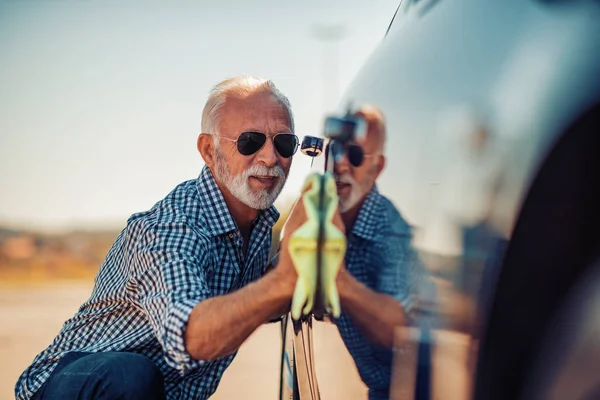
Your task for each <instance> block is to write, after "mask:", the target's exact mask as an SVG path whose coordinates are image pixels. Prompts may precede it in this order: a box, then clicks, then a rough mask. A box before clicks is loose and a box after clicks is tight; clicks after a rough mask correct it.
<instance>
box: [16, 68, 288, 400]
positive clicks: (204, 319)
mask: <svg viewBox="0 0 600 400" xmlns="http://www.w3.org/2000/svg"><path fill="white" fill-rule="evenodd" d="M293 128H294V124H293V118H292V113H291V108H290V104H289V101H288V99H287V98H286V97H285V96H284V95H283V94H282V93H281V92H279V90H278V89H277V88H276V87H275V86H274V85H273V83H272V82H270V81H266V80H262V79H256V78H247V77H240V78H232V79H229V80H226V81H224V82H222V83H220V84H219V85H217V86H216V87H215V88H214V89H213V91H212V92H211V94H210V96H209V98H208V101H207V103H206V106H205V108H204V112H203V115H202V130H203V133H202V134H201V135H200V136H199V138H198V150H199V152H200V154H201V155H202V158H203V159H204V161H205V163H206V166H205V167H204V168H203V169H202V172H201V173H200V176H199V177H198V178H197V179H193V180H189V181H186V182H183V183H181V184H180V185H178V186H177V187H176V188H175V189H174V190H173V191H172V192H171V193H170V194H168V195H167V196H166V197H165V198H164V199H162V200H160V201H159V202H158V203H156V205H154V207H153V208H152V209H151V210H149V211H146V212H142V213H137V214H134V215H133V216H132V217H131V218H130V219H129V220H128V222H127V227H126V228H125V229H124V230H123V231H122V232H121V234H120V235H119V237H118V238H117V239H116V241H115V243H114V244H113V246H112V248H111V249H110V252H109V253H108V256H107V258H106V260H105V261H104V263H103V265H102V266H101V268H100V271H99V273H98V276H97V277H96V281H95V286H94V290H93V292H92V295H91V297H90V298H89V300H88V301H87V302H86V303H85V304H83V305H82V306H81V308H80V309H79V311H78V312H77V314H76V315H75V316H74V317H73V318H71V319H69V320H68V321H67V322H66V323H65V324H64V326H63V328H62V330H61V331H60V333H59V334H58V336H57V337H56V339H55V340H54V342H53V343H52V344H51V345H50V346H49V347H48V348H47V349H46V350H44V351H43V352H42V353H40V354H39V355H38V356H37V357H36V358H35V360H34V361H33V363H32V365H31V366H30V367H29V368H27V370H26V371H25V372H24V373H23V374H22V375H21V377H20V378H19V381H18V382H17V386H16V388H15V391H16V397H17V398H18V399H30V398H34V399H75V398H77V399H93V398H103V399H104V398H110V399H116V398H119V399H144V400H151V399H164V398H165V397H167V398H170V399H175V398H177V399H200V398H202V399H206V398H208V397H209V396H210V395H211V394H212V393H213V392H214V391H215V390H216V388H217V385H218V384H219V380H220V379H221V376H222V374H223V371H224V370H225V369H226V368H227V367H228V366H229V364H230V363H231V361H232V360H233V357H234V356H235V353H236V351H237V349H238V348H239V346H240V345H241V344H242V342H243V341H244V340H245V339H246V338H247V337H248V336H249V335H250V334H251V333H252V332H253V331H254V330H255V329H256V328H257V327H258V326H260V325H261V324H262V323H264V322H266V321H267V320H269V319H271V318H272V317H273V316H275V315H281V313H282V312H285V310H286V309H289V303H290V301H291V298H292V293H293V289H294V286H295V283H296V272H295V269H294V267H293V265H292V263H291V261H289V255H288V254H287V251H286V250H285V249H284V250H283V251H282V257H281V261H280V262H279V265H278V267H277V268H275V269H274V270H273V271H271V272H269V273H267V274H266V275H265V269H266V266H267V262H268V257H269V250H270V244H271V228H272V226H273V224H275V222H276V221H277V218H278V217H279V214H278V212H277V210H276V209H275V208H274V207H273V202H274V201H275V198H276V197H277V196H278V194H279V193H280V191H281V189H282V187H283V185H284V183H285V180H286V177H287V174H288V171H289V168H290V165H291V163H292V156H293V154H294V152H295V151H296V149H297V146H298V138H297V137H296V136H295V135H294V134H293ZM263 275H264V276H263Z"/></svg>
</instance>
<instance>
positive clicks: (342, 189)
mask: <svg viewBox="0 0 600 400" xmlns="http://www.w3.org/2000/svg"><path fill="white" fill-rule="evenodd" d="M375 129H376V128H375V127H374V126H369V130H368V132H367V137H366V138H365V140H364V142H362V143H361V144H360V145H361V147H362V149H363V152H364V159H363V162H362V164H361V165H360V166H358V167H355V166H353V165H352V164H351V163H350V162H349V161H348V157H347V156H344V157H343V158H342V160H341V161H340V162H338V163H336V164H335V168H334V175H335V181H336V185H337V192H338V196H339V201H340V204H339V208H340V212H341V213H345V212H347V211H349V210H351V209H352V208H354V207H355V206H356V205H357V204H359V203H362V201H363V200H364V198H365V197H366V196H367V194H369V192H370V191H371V189H372V188H373V186H374V185H375V181H376V180H377V178H378V177H379V174H380V173H381V170H382V169H383V165H384V158H383V157H384V156H383V154H382V153H381V146H380V140H381V135H380V134H379V133H378V132H375Z"/></svg>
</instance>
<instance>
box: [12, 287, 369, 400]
mask: <svg viewBox="0 0 600 400" xmlns="http://www.w3.org/2000/svg"><path fill="white" fill-rule="evenodd" d="M90 290H91V286H90V284H85V283H60V284H58V283H57V284H53V285H45V286H37V287H29V288H16V287H11V288H7V287H0V360H2V363H0V400H9V399H14V395H13V385H14V383H15V381H16V379H17V377H18V376H19V374H20V373H21V371H22V370H23V369H24V368H25V367H26V366H27V365H28V364H29V363H30V362H31V360H32V359H33V357H34V356H35V355H36V354H37V353H38V352H39V351H41V350H43V349H44V348H45V347H46V346H47V345H48V344H49V343H50V341H51V340H52V339H53V338H54V336H55V335H56V333H57V332H58V331H59V330H60V327H61V326H62V323H63V321H64V320H65V319H67V318H69V317H70V316H71V315H73V313H74V312H75V311H76V310H77V308H78V307H79V305H80V304H81V303H82V302H83V301H84V300H85V299H86V298H87V297H88V296H89V293H90ZM279 332H280V331H279V325H278V324H270V325H265V326H263V327H261V328H260V329H258V330H257V331H256V332H255V333H254V334H253V335H252V336H251V337H250V338H249V339H248V341H247V342H246V343H245V344H244V345H243V346H242V348H241V349H240V352H239V354H238V356H237V357H236V359H235V360H234V362H233V364H232V365H231V367H230V368H229V369H228V370H227V371H226V372H225V374H224V376H223V379H222V381H221V384H220V386H219V389H218V390H217V392H216V393H215V395H214V396H213V397H212V398H213V399H217V400H229V399H239V398H243V399H276V398H277V396H278V384H279V380H278V379H279V352H280V346H281V338H280V333H279ZM314 333H315V344H314V345H315V353H316V359H317V362H316V368H317V374H318V377H319V387H320V389H321V394H322V398H323V399H324V400H330V399H333V400H336V399H348V400H353V399H366V389H365V387H364V385H363V384H362V382H361V381H360V379H359V377H358V373H357V372H356V369H355V367H354V363H353V362H352V359H351V358H350V355H349V354H348V352H347V351H346V349H345V348H344V346H343V343H342V342H341V339H340V337H339V334H338V333H337V329H336V328H335V326H333V325H331V324H325V323H319V324H317V325H316V326H315V328H314Z"/></svg>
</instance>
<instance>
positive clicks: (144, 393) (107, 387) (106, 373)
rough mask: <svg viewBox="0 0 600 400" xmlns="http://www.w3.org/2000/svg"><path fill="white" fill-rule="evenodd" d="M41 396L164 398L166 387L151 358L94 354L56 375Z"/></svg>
mask: <svg viewBox="0 0 600 400" xmlns="http://www.w3.org/2000/svg"><path fill="white" fill-rule="evenodd" d="M65 396H66V397H65ZM73 396H74V397H73ZM41 398H42V399H64V398H77V399H82V400H83V399H132V400H136V399H140V400H141V399H149V400H163V399H164V398H165V389H164V381H163V377H162V374H161V372H160V369H159V368H158V367H157V366H156V365H155V364H154V363H153V362H152V360H150V359H149V358H148V357H146V356H143V355H140V354H135V353H121V352H107V353H93V354H90V355H87V356H85V357H81V358H79V359H76V360H74V361H73V362H71V363H69V364H68V365H66V366H65V367H64V368H62V369H61V370H60V371H59V372H58V373H57V374H55V375H54V374H53V376H51V378H50V379H49V380H48V382H47V387H46V388H45V390H43V395H42V397H41Z"/></svg>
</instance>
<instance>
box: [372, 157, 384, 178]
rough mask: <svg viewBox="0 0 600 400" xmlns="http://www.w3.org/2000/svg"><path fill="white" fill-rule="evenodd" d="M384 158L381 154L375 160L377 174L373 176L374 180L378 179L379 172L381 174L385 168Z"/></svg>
mask: <svg viewBox="0 0 600 400" xmlns="http://www.w3.org/2000/svg"><path fill="white" fill-rule="evenodd" d="M385 162H386V159H385V156H384V155H383V154H380V155H379V159H378V160H377V174H376V175H375V180H377V178H379V175H381V172H383V169H384V168H385Z"/></svg>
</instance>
